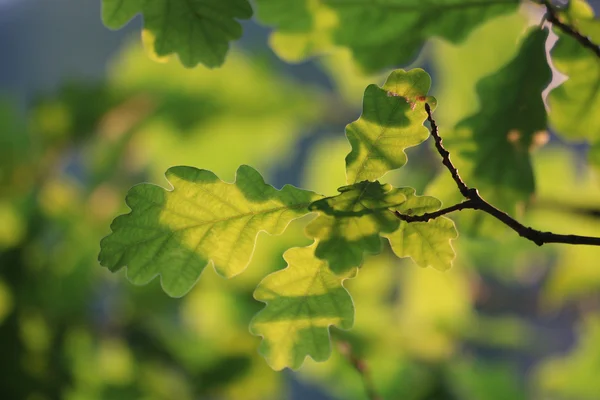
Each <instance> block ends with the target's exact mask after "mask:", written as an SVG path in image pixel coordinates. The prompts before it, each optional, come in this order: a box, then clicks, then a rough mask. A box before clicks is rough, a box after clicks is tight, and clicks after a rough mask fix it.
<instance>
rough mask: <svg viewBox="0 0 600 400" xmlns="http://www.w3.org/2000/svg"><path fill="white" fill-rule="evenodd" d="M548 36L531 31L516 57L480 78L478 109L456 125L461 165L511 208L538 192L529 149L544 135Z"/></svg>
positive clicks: (496, 199)
mask: <svg viewBox="0 0 600 400" xmlns="http://www.w3.org/2000/svg"><path fill="white" fill-rule="evenodd" d="M547 35H548V31H547V30H540V29H534V30H532V31H531V32H530V33H529V35H528V36H527V38H526V39H525V40H524V41H523V43H522V45H521V47H520V49H519V52H518V53H517V55H516V56H515V58H513V59H512V60H511V61H510V62H509V63H508V64H506V65H505V66H504V67H502V68H501V69H500V70H499V71H497V72H496V73H494V74H492V75H489V76H487V77H485V78H483V79H482V80H481V81H480V82H479V83H478V85H477V94H478V97H479V111H478V112H477V113H475V114H473V115H471V116H470V117H467V118H465V119H464V120H462V121H461V122H459V123H458V125H457V127H456V136H457V137H456V140H457V141H458V142H459V143H460V153H456V154H458V155H459V156H460V158H462V159H463V160H464V163H461V164H462V165H459V169H461V171H463V168H462V166H463V165H464V166H465V169H464V171H465V172H466V174H465V175H466V177H467V179H468V180H469V183H470V184H471V185H473V186H474V187H477V188H478V189H480V191H481V192H482V194H483V196H484V197H486V198H488V200H490V201H492V202H493V203H494V204H495V205H496V206H498V207H501V208H504V209H506V210H507V211H510V212H514V209H515V205H516V204H517V203H519V202H525V201H527V200H529V198H530V196H531V194H532V193H533V192H534V177H533V170H532V167H531V160H530V153H531V151H532V149H534V148H535V147H536V145H537V144H538V140H540V138H541V139H543V138H544V137H545V136H546V133H545V129H546V110H545V108H544V103H543V100H542V96H541V92H542V90H544V88H545V87H546V85H547V84H548V82H549V81H550V78H551V72H550V68H549V67H548V64H547V61H546V52H545V43H546V38H547ZM449 143H451V144H453V143H455V142H452V141H449ZM451 151H452V147H451Z"/></svg>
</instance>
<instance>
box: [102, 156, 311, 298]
mask: <svg viewBox="0 0 600 400" xmlns="http://www.w3.org/2000/svg"><path fill="white" fill-rule="evenodd" d="M166 176H167V179H168V180H169V182H170V183H171V185H172V186H173V190H165V189H163V188H161V187H159V186H156V185H151V184H141V185H137V186H134V187H133V188H132V189H131V190H130V191H129V193H128V195H127V204H128V205H129V207H130V208H131V210H132V211H131V212H130V213H129V214H126V215H122V216H119V217H117V218H116V219H115V220H114V221H113V223H112V225H111V229H112V231H113V233H112V234H111V235H109V236H107V237H106V238H104V239H103V240H102V243H101V248H102V249H101V252H100V256H99V260H100V263H101V264H102V265H104V266H106V267H108V268H109V269H110V270H111V271H117V270H119V269H121V268H122V267H125V266H127V276H128V278H129V280H130V281H131V282H133V283H135V284H145V283H148V282H149V281H150V280H152V279H153V278H154V277H155V276H157V275H160V276H161V282H162V286H163V288H164V290H165V292H166V293H167V294H169V295H170V296H174V297H178V296H183V295H184V294H185V293H187V292H188V291H189V290H190V288H191V287H192V286H193V285H194V284H195V283H196V281H197V280H198V277H199V276H200V274H201V273H202V270H203V269H204V268H205V267H206V265H207V264H208V263H212V264H213V265H214V267H215V269H216V271H217V272H218V273H219V274H220V275H222V276H225V277H232V276H235V275H237V274H239V273H241V272H242V271H243V270H244V269H245V268H246V266H247V265H248V263H249V261H250V258H251V257H252V253H253V251H254V245H255V242H256V237H257V235H258V233H259V232H261V231H265V232H268V233H270V234H281V233H282V232H283V231H284V229H285V228H286V226H287V225H288V224H289V222H290V221H292V220H293V219H295V218H299V217H301V216H303V215H305V214H307V213H308V212H309V211H308V205H309V204H310V203H311V202H312V201H314V200H316V199H317V198H318V197H319V196H318V195H316V194H315V193H313V192H308V191H304V190H301V189H297V188H295V187H293V186H289V185H286V186H284V187H283V189H281V190H276V189H275V188H273V187H272V186H269V185H267V184H265V182H264V181H263V178H262V177H261V176H260V174H259V173H258V172H257V171H256V170H254V169H253V168H251V167H248V166H241V167H240V168H239V169H238V171H237V175H236V181H235V182H234V183H225V182H223V181H221V180H220V179H219V178H218V177H217V176H216V175H215V174H213V173H212V172H210V171H207V170H200V169H196V168H192V167H173V168H170V169H169V170H168V171H167V173H166Z"/></svg>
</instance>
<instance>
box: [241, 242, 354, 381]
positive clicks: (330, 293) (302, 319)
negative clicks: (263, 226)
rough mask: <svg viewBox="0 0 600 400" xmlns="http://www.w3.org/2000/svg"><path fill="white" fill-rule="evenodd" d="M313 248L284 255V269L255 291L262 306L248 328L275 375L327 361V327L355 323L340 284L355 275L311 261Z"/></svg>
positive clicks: (266, 279)
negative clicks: (307, 360)
mask: <svg viewBox="0 0 600 400" xmlns="http://www.w3.org/2000/svg"><path fill="white" fill-rule="evenodd" d="M316 247H317V243H316V242H315V243H314V244H312V245H311V246H309V247H302V248H298V247H296V248H292V249H289V250H288V251H286V252H285V254H284V255H283V257H284V258H285V260H286V261H287V263H288V267H287V268H285V269H283V270H281V271H277V272H275V273H273V274H271V275H268V276H267V277H266V278H265V279H263V280H262V282H261V283H260V284H259V285H258V287H257V288H256V291H255V292H254V298H255V299H256V300H259V301H262V302H264V303H266V304H267V305H266V306H265V308H264V309H263V310H262V311H260V312H259V313H258V314H257V315H256V316H255V317H254V319H253V320H252V322H251V323H250V331H251V332H252V333H253V334H254V335H259V336H262V337H263V341H262V342H261V344H260V348H259V351H260V353H261V354H262V355H263V356H264V357H265V358H266V360H267V362H268V363H269V365H270V366H271V367H272V368H274V369H276V370H280V369H283V368H285V367H289V368H293V369H296V368H299V367H300V366H301V365H302V363H303V362H304V359H305V358H306V357H312V358H313V359H314V360H315V361H325V360H327V359H328V358H329V356H330V354H331V343H330V340H329V327H330V326H331V325H336V326H338V327H339V328H342V329H350V328H351V327H352V324H353V323H354V305H353V303H352V298H351V297H350V294H349V293H348V291H347V290H346V289H345V288H344V286H343V281H344V280H345V279H347V278H351V277H353V276H354V274H355V271H356V270H351V271H348V272H347V273H346V274H344V275H336V274H334V273H333V272H331V271H330V269H329V267H328V264H327V262H326V261H324V260H321V259H319V258H317V257H315V255H314V252H315V249H316Z"/></svg>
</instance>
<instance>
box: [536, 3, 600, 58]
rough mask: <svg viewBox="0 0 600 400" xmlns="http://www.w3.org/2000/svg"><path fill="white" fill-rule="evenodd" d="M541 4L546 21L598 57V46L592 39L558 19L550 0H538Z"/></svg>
mask: <svg viewBox="0 0 600 400" xmlns="http://www.w3.org/2000/svg"><path fill="white" fill-rule="evenodd" d="M540 1H541V4H542V5H544V6H545V7H546V19H547V20H548V22H550V23H552V25H554V26H556V27H558V28H559V29H560V30H561V31H563V32H564V33H565V34H567V35H569V36H571V37H572V38H573V39H575V40H577V41H578V42H579V43H580V44H581V45H582V46H583V47H586V48H588V49H590V50H591V51H593V52H594V54H596V57H598V58H600V46H599V45H597V44H596V43H594V42H592V40H591V39H590V38H589V37H587V36H585V35H584V34H582V33H581V32H579V31H578V30H577V29H576V28H574V27H573V26H571V25H568V24H566V23H564V22H562V21H561V20H560V18H559V17H558V12H557V10H556V9H555V8H554V7H553V6H552V3H551V2H550V0H540Z"/></svg>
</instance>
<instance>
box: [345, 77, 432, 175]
mask: <svg viewBox="0 0 600 400" xmlns="http://www.w3.org/2000/svg"><path fill="white" fill-rule="evenodd" d="M430 86H431V78H430V77H429V75H428V74H427V72H425V71H423V70H422V69H419V68H416V69H412V70H410V71H404V70H396V71H394V72H392V73H391V74H390V76H389V77H388V79H387V81H386V82H385V84H384V85H383V87H378V86H377V85H369V86H368V87H367V89H366V90H365V96H364V100H363V113H362V115H361V117H360V118H359V119H358V120H357V121H355V122H353V123H351V124H349V125H348V126H347V127H346V136H347V137H348V141H349V142H350V144H351V146H352V151H351V152H350V153H349V154H348V156H346V178H347V179H346V180H347V182H348V184H352V183H356V182H360V181H363V180H370V181H374V180H377V179H379V178H381V177H382V176H383V175H384V174H385V173H386V172H388V171H391V170H393V169H397V168H400V167H402V166H403V165H404V164H406V161H407V159H406V154H405V153H404V150H405V149H406V148H408V147H412V146H416V145H418V144H419V143H421V142H423V141H424V140H425V139H427V137H428V136H429V131H428V130H427V128H425V127H424V126H423V121H424V120H425V119H426V118H427V113H426V112H425V108H424V105H425V102H428V103H430V105H431V107H432V108H433V107H435V102H436V101H435V98H433V97H427V92H428V90H429V87H430Z"/></svg>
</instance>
